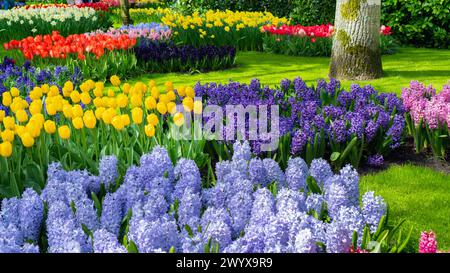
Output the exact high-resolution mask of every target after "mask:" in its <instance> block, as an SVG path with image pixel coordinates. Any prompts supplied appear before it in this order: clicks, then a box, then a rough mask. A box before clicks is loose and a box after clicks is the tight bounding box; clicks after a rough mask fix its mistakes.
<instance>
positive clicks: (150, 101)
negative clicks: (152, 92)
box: [145, 96, 156, 110]
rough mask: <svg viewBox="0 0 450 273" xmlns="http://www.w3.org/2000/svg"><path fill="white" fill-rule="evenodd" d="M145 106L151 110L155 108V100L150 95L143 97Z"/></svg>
mask: <svg viewBox="0 0 450 273" xmlns="http://www.w3.org/2000/svg"><path fill="white" fill-rule="evenodd" d="M145 107H146V108H147V109H148V110H152V109H155V108H156V100H155V98H154V97H152V96H150V97H147V98H146V99H145Z"/></svg>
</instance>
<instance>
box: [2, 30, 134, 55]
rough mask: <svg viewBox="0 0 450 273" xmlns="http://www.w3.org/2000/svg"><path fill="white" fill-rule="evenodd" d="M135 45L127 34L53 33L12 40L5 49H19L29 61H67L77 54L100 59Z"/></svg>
mask: <svg viewBox="0 0 450 273" xmlns="http://www.w3.org/2000/svg"><path fill="white" fill-rule="evenodd" d="M135 44H136V39H134V38H130V37H129V36H128V35H125V34H123V35H120V36H117V37H112V36H110V35H105V34H96V35H86V34H73V35H69V36H67V37H63V36H61V35H60V34H59V32H57V31H53V32H52V34H51V35H38V36H36V37H28V38H25V39H23V40H20V41H17V40H12V41H10V42H8V43H5V44H4V48H5V49H6V50H12V49H19V50H20V51H22V53H23V55H24V56H25V58H27V59H29V60H32V59H33V58H35V57H36V56H39V57H41V58H57V59H58V58H59V59H65V58H67V57H68V56H70V55H71V54H76V55H77V57H78V59H80V60H84V59H85V58H86V56H85V55H86V54H88V53H92V54H94V55H95V57H96V58H97V59H98V58H100V57H101V56H103V55H104V54H105V51H106V50H108V51H113V50H127V49H130V48H132V47H133V46H134V45H135Z"/></svg>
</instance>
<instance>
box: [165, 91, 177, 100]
mask: <svg viewBox="0 0 450 273" xmlns="http://www.w3.org/2000/svg"><path fill="white" fill-rule="evenodd" d="M167 98H168V99H169V100H170V101H174V100H175V99H176V98H177V97H176V95H175V92H173V91H169V92H167Z"/></svg>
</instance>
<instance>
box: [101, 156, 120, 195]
mask: <svg viewBox="0 0 450 273" xmlns="http://www.w3.org/2000/svg"><path fill="white" fill-rule="evenodd" d="M117 163H118V160H117V157H115V156H104V157H102V159H101V160H100V167H99V172H100V179H101V181H102V182H103V184H104V185H105V188H106V189H109V188H110V187H111V185H112V186H114V185H115V183H116V180H117V178H118V176H119V173H118V171H117Z"/></svg>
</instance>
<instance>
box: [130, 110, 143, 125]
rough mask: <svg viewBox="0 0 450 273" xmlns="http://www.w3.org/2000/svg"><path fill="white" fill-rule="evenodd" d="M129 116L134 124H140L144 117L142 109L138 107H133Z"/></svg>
mask: <svg viewBox="0 0 450 273" xmlns="http://www.w3.org/2000/svg"><path fill="white" fill-rule="evenodd" d="M131 117H132V119H133V122H134V123H135V124H141V123H142V119H143V117H144V111H142V108H140V107H135V108H133V110H131Z"/></svg>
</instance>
